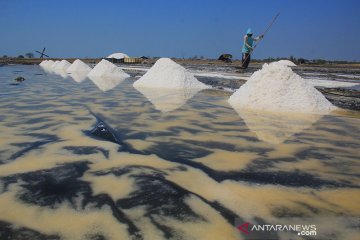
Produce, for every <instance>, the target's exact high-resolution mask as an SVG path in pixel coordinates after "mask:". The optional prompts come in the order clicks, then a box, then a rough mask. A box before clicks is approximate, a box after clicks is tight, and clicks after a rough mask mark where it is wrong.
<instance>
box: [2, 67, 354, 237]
mask: <svg viewBox="0 0 360 240" xmlns="http://www.w3.org/2000/svg"><path fill="white" fill-rule="evenodd" d="M19 70H22V71H23V72H22V73H21V74H22V75H23V76H24V77H25V78H26V79H27V81H25V82H24V83H22V84H20V85H18V86H12V85H9V83H11V82H12V81H13V80H12V79H13V76H14V74H15V73H14V72H15V71H19ZM39 73H42V70H41V69H40V68H39V67H37V66H5V67H1V68H0V89H1V91H0V113H1V114H0V120H1V121H0V131H1V138H0V236H1V238H5V239H8V238H13V239H60V238H61V239H242V238H244V237H245V235H241V233H240V232H239V231H238V230H237V229H236V226H235V225H234V222H235V221H238V222H251V223H262V224H277V223H286V224H292V223H293V221H292V220H291V219H292V218H294V217H296V218H297V219H299V218H300V221H304V222H303V224H316V225H317V229H318V232H317V236H319V238H323V239H356V237H357V236H358V234H359V230H358V228H357V227H358V225H356V221H358V219H359V215H360V207H359V204H358V203H359V202H360V190H359V171H360V166H359V147H360V137H359V134H358V132H359V125H360V115H359V114H358V113H350V112H346V114H338V115H327V116H323V117H321V118H319V119H311V118H309V119H307V120H304V119H301V120H300V121H297V122H296V124H295V125H294V122H291V124H289V121H288V119H283V118H281V119H273V118H270V119H269V117H268V116H265V117H264V116H262V115H257V114H250V115H249V114H246V115H244V114H243V113H240V116H241V117H239V115H238V113H237V112H236V111H234V110H233V109H232V108H231V106H229V105H228V103H227V99H228V97H229V94H226V93H223V92H219V91H214V90H204V91H201V92H199V93H197V94H196V95H195V96H192V95H191V94H190V95H186V94H185V93H184V94H183V95H181V94H180V93H179V94H177V93H176V94H174V93H172V94H174V95H175V96H178V97H179V98H178V100H176V102H175V103H171V102H170V103H171V104H169V105H171V106H172V107H171V108H170V107H168V106H167V104H165V106H166V107H164V108H163V107H162V105H163V102H162V99H164V98H167V97H166V95H164V96H161V94H162V93H159V94H160V95H159V94H157V93H154V95H151V94H152V93H145V92H143V91H141V93H139V92H138V91H137V90H136V89H134V88H133V87H132V83H133V81H134V79H128V80H125V81H123V83H122V84H121V86H120V85H118V86H113V90H112V91H107V92H106V93H103V92H101V91H99V90H98V88H97V87H95V86H94V84H92V82H91V81H83V82H81V83H77V82H75V81H73V80H71V79H70V78H66V79H64V78H61V77H60V76H57V75H54V74H44V75H37V74H39ZM139 91H140V90H139ZM149 94H150V97H149ZM144 96H146V97H147V98H149V100H150V101H151V102H152V103H149V102H148V101H144V99H145V98H144ZM153 96H154V97H153ZM189 96H190V97H189ZM191 97H192V100H191V101H187V102H186V100H187V99H189V98H191ZM154 99H156V100H154ZM158 99H160V100H158ZM175 99H176V98H175ZM180 103H181V104H180ZM183 103H185V104H184V105H182V104H183ZM181 105H182V106H181ZM175 106H176V107H175ZM180 106H181V108H178V107H180ZM169 109H170V110H172V111H171V112H169V111H170V110H169ZM158 110H161V111H162V112H159V111H158ZM269 122H271V123H273V122H274V125H275V126H274V127H273V128H270V129H269V128H268V125H269ZM279 124H280V125H282V126H283V128H284V129H286V130H283V129H281V131H280V133H281V134H278V135H276V134H275V137H273V136H274V135H273V132H274V131H278V130H277V129H280V128H279V127H277V126H276V125H279ZM94 128H95V129H94ZM264 132H265V133H264ZM264 135H265V137H264ZM269 136H270V137H269ZM269 142H271V143H269ZM273 143H276V144H273ZM289 218H290V220H289ZM354 220H355V223H354ZM294 222H295V220H294ZM338 229H341V230H343V231H338ZM272 236H273V237H274V238H275V239H296V237H295V236H297V235H296V233H283V232H278V233H275V235H272Z"/></svg>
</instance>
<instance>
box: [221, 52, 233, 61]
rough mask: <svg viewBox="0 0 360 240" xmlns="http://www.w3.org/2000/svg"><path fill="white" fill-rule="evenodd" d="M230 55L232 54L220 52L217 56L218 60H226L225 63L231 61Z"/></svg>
mask: <svg viewBox="0 0 360 240" xmlns="http://www.w3.org/2000/svg"><path fill="white" fill-rule="evenodd" d="M232 57H233V56H232V55H231V54H228V53H224V54H221V55H220V56H219V58H218V60H220V61H223V62H226V63H231V62H232Z"/></svg>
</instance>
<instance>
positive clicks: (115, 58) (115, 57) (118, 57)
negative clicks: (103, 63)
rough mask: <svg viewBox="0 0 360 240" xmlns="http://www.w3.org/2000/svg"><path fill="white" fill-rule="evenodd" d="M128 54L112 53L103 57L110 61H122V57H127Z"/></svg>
mask: <svg viewBox="0 0 360 240" xmlns="http://www.w3.org/2000/svg"><path fill="white" fill-rule="evenodd" d="M128 57H129V56H128V55H127V54H125V53H113V54H110V55H109V56H107V57H106V58H105V59H106V60H108V61H110V62H112V63H123V62H124V58H128Z"/></svg>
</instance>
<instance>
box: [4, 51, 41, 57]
mask: <svg viewBox="0 0 360 240" xmlns="http://www.w3.org/2000/svg"><path fill="white" fill-rule="evenodd" d="M25 57H27V58H34V54H33V53H31V52H29V53H25V56H24V55H22V54H20V55H19V56H17V57H16V58H25ZM2 58H12V57H9V56H8V55H6V54H4V55H3V56H2Z"/></svg>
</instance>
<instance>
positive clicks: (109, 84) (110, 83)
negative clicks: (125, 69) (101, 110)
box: [89, 76, 125, 92]
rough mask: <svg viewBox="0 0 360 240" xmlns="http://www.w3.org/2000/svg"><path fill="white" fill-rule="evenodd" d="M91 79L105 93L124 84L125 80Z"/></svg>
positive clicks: (114, 78)
mask: <svg viewBox="0 0 360 240" xmlns="http://www.w3.org/2000/svg"><path fill="white" fill-rule="evenodd" d="M89 79H90V80H91V81H92V82H93V83H94V84H95V85H96V86H97V87H98V88H99V89H100V90H101V91H103V92H106V91H109V90H111V89H113V88H114V87H116V86H117V85H119V84H120V83H121V82H123V81H124V80H125V79H121V78H117V77H96V76H90V77H89Z"/></svg>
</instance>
